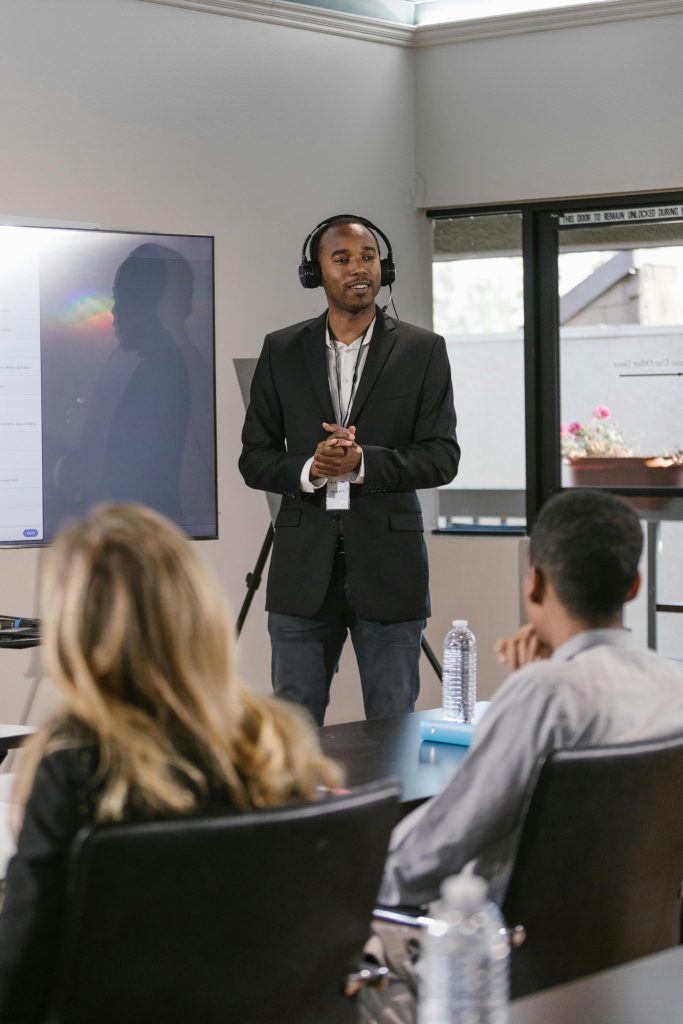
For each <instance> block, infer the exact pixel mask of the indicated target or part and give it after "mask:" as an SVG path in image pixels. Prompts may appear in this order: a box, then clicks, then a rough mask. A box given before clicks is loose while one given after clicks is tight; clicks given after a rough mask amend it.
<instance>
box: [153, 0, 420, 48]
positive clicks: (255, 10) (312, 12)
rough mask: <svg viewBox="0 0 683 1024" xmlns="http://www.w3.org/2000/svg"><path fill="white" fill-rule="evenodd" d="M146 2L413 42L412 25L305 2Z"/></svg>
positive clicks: (377, 39)
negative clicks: (343, 11)
mask: <svg viewBox="0 0 683 1024" xmlns="http://www.w3.org/2000/svg"><path fill="white" fill-rule="evenodd" d="M141 2H142V3H147V4H161V5H162V6H163V7H182V8H185V9H186V10H190V11H204V12H205V13H207V14H221V15H224V16H225V17H228V18H243V19H246V20H247V21H261V22H267V23H268V24H271V25H284V26H286V27H288V28H298V29H308V30H309V31H311V32H326V33H328V34H329V35H335V36H347V37H349V38H351V39H363V40H365V41H367V42H371V43H385V44H389V45H391V46H404V47H412V46H413V37H414V34H415V28H414V26H412V25H401V24H398V23H396V22H391V21H382V20H380V19H379V18H366V17H364V16H363V15H359V14H343V13H341V12H339V11H329V10H323V9H321V8H315V7H307V6H306V5H305V4H297V3H289V2H287V0H283V2H281V3H278V4H277V6H275V5H274V4H273V2H272V0H141Z"/></svg>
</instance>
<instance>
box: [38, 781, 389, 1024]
mask: <svg viewBox="0 0 683 1024" xmlns="http://www.w3.org/2000/svg"><path fill="white" fill-rule="evenodd" d="M398 794H399V787H398V784H397V783H395V782H388V783H383V784H381V785H377V786H372V787H364V788H362V789H358V790H355V791H353V792H352V793H350V794H349V795H348V796H340V797H333V798H330V799H325V800H323V801H321V802H318V803H312V804H306V805H298V806H295V807H285V808H278V809H276V810H268V811H261V812H255V813H250V814H233V815H225V816H220V817H219V816H210V817H202V818H192V819H187V818H186V819H176V820H173V821H155V822H146V823H135V824H119V825H108V826H99V827H96V828H93V829H90V830H88V831H86V832H84V833H82V834H81V835H80V836H79V837H78V839H77V841H76V844H75V848H74V850H73V853H72V862H71V887H70V898H69V908H68V912H67V922H66V931H65V938H64V944H63V951H62V957H61V968H60V972H59V977H58V981H57V985H56V997H55V1003H54V1007H53V1010H52V1013H51V1015H50V1017H49V1020H50V1022H53V1021H54V1022H59V1024H93V1022H95V1021H97V1024H121V1022H122V1021H125V1022H126V1024H143V1022H144V1024H150V1022H156V1021H159V1022H162V1021H163V1024H176V1022H177V1024H188V1022H195V1021H196V1022H197V1024H230V1022H233V1021H234V1022H235V1024H237V1022H239V1024H271V1022H272V1024H288V1022H292V1024H294V1022H296V1024H309V1022H310V1024H323V1022H325V1024H327V1022H328V1021H329V1022H337V1021H340V1022H341V1021H347V1020H349V1021H351V1020H355V1013H356V1010H355V1007H354V1004H353V1003H352V1002H351V1001H350V1000H348V999H345V998H343V997H342V996H341V991H342V984H343V980H344V977H345V974H346V971H347V969H348V968H350V967H353V966H357V963H358V959H359V958H360V954H361V951H362V947H363V943H364V941H365V939H366V938H367V935H368V931H369V921H370V917H371V912H372V907H373V904H374V901H375V898H376V895H377V890H378V887H379V882H380V878H381V872H382V865H383V863H384V857H385V853H386V848H387V845H388V840H389V835H390V832H391V828H392V826H393V824H394V823H395V821H396V818H397V805H398Z"/></svg>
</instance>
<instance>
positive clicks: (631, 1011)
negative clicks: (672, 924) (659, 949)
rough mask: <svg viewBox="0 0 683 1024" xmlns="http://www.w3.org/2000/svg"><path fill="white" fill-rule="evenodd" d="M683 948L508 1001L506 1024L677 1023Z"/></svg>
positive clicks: (682, 1016) (682, 1015) (682, 1004)
mask: <svg viewBox="0 0 683 1024" xmlns="http://www.w3.org/2000/svg"><path fill="white" fill-rule="evenodd" d="M681 1020H683V947H682V946H676V947H675V948H674V949H668V950H666V951H665V952H664V953H656V954H655V955H654V956H647V957H643V959H642V960H634V961H633V962H632V963H629V964H622V965H621V966H620V967H613V968H612V969H611V970H609V971H601V972H600V974H594V975H592V977H590V978H582V979H581V980H580V981H572V982H570V983H569V984H568V985H558V987H557V988H551V989H548V991H546V992H537V993H536V994H535V995H533V996H526V997H525V998H524V999H518V1000H516V1001H515V1002H514V1003H512V1005H511V1008H510V1024H680V1022H681Z"/></svg>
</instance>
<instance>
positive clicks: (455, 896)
mask: <svg viewBox="0 0 683 1024" xmlns="http://www.w3.org/2000/svg"><path fill="white" fill-rule="evenodd" d="M487 889H488V886H487V884H486V881H485V880H484V879H483V878H480V877H479V875H465V874H463V875H451V876H450V878H444V880H443V882H442V883H441V896H442V898H443V899H444V900H445V901H446V902H447V903H449V904H450V905H451V906H455V907H458V909H459V910H462V912H463V913H464V914H470V913H472V911H474V910H475V909H476V908H477V907H479V906H481V904H482V903H484V902H485V900H486V892H487Z"/></svg>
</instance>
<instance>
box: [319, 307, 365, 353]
mask: <svg viewBox="0 0 683 1024" xmlns="http://www.w3.org/2000/svg"><path fill="white" fill-rule="evenodd" d="M376 323H377V317H376V316H375V317H373V318H372V322H371V324H370V326H369V327H368V329H367V331H366V332H365V337H364V338H363V335H362V334H359V335H358V337H357V338H356V339H355V341H352V342H351V344H350V345H345V344H344V343H343V342H341V341H337V342H335V341H333V340H332V338H331V337H330V328H329V324H328V321H327V320H325V344H326V345H327V347H328V348H330V349H332V350H334V349H335V347H336V348H337V349H338V350H339V351H340V352H344V351H349V352H351V351H353V352H357V351H358V348H359V342H360V340H361V338H363V348H365V346H366V345H369V344H370V339H371V338H372V332H373V331H374V329H375V324H376Z"/></svg>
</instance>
